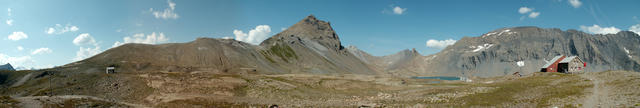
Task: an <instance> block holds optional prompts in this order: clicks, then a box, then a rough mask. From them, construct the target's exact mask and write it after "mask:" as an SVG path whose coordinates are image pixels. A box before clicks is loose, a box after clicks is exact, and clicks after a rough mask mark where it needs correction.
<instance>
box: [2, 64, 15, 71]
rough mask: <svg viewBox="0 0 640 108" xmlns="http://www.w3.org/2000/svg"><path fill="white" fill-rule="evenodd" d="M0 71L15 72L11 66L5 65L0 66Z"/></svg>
mask: <svg viewBox="0 0 640 108" xmlns="http://www.w3.org/2000/svg"><path fill="white" fill-rule="evenodd" d="M0 70H9V71H15V70H16V69H14V68H13V66H11V64H9V63H7V64H5V65H0Z"/></svg>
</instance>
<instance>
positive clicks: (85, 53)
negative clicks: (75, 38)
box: [73, 46, 101, 61]
mask: <svg viewBox="0 0 640 108" xmlns="http://www.w3.org/2000/svg"><path fill="white" fill-rule="evenodd" d="M100 52H101V50H100V47H99V46H95V47H94V48H91V47H87V48H85V47H80V50H78V52H76V57H75V58H73V61H80V60H83V59H85V58H89V57H91V56H93V55H96V54H98V53H100Z"/></svg>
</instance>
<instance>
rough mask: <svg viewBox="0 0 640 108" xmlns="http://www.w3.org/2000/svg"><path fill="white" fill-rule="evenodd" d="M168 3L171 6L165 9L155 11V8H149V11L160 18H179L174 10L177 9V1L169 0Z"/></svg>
mask: <svg viewBox="0 0 640 108" xmlns="http://www.w3.org/2000/svg"><path fill="white" fill-rule="evenodd" d="M167 3H168V4H169V8H166V9H164V11H154V10H153V8H151V9H149V11H151V12H152V13H153V16H155V17H156V18H158V19H160V18H162V19H165V20H166V19H178V17H180V16H179V15H178V14H177V13H176V12H174V11H175V9H176V3H174V2H172V1H171V0H167Z"/></svg>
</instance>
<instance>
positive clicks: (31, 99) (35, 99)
mask: <svg viewBox="0 0 640 108" xmlns="http://www.w3.org/2000/svg"><path fill="white" fill-rule="evenodd" d="M80 98H90V99H93V100H100V101H107V102H113V101H109V100H105V99H102V98H98V97H94V96H86V95H61V96H53V97H49V96H28V97H18V98H16V100H17V101H20V105H19V106H22V107H25V108H41V107H43V104H44V103H43V102H44V101H51V102H54V103H63V101H64V100H67V99H80ZM114 103H118V104H124V105H128V106H131V107H135V108H147V106H144V105H140V104H133V103H126V102H114Z"/></svg>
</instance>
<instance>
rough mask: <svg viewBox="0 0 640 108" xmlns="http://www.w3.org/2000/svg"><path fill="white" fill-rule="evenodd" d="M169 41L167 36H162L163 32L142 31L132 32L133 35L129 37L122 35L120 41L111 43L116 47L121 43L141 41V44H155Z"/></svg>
mask: <svg viewBox="0 0 640 108" xmlns="http://www.w3.org/2000/svg"><path fill="white" fill-rule="evenodd" d="M167 41H169V38H167V37H165V36H164V33H162V32H160V33H156V32H153V33H151V34H149V35H146V36H145V35H144V33H138V34H134V35H133V36H131V37H129V36H127V37H124V41H123V42H120V41H116V42H115V43H113V46H112V47H118V46H120V45H123V44H125V43H143V44H156V43H164V42H167Z"/></svg>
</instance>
